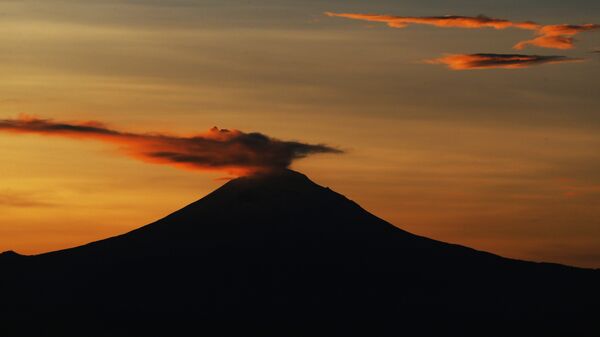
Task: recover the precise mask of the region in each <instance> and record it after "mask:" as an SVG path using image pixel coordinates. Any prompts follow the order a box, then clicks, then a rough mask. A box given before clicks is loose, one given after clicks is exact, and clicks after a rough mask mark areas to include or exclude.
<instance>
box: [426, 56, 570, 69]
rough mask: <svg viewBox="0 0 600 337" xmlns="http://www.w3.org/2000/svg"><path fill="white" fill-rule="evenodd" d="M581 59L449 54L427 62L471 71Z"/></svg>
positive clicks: (523, 66) (515, 67) (516, 67)
mask: <svg viewBox="0 0 600 337" xmlns="http://www.w3.org/2000/svg"><path fill="white" fill-rule="evenodd" d="M577 61H582V59H577V58H570V57H566V56H555V55H550V56H542V55H519V54H450V55H446V56H443V57H440V58H436V59H432V60H427V61H426V62H427V63H431V64H444V65H446V66H448V68H450V69H452V70H471V69H494V68H500V69H518V68H527V67H531V66H536V65H542V64H553V63H565V62H577Z"/></svg>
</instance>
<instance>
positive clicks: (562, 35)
mask: <svg viewBox="0 0 600 337" xmlns="http://www.w3.org/2000/svg"><path fill="white" fill-rule="evenodd" d="M598 29H600V25H598V24H585V25H548V26H543V27H541V28H540V29H538V30H537V33H538V35H539V36H538V37H536V38H535V39H532V40H526V41H522V42H519V43H517V44H516V45H515V46H514V48H515V49H518V50H520V49H523V48H525V47H527V46H529V45H531V46H537V47H542V48H554V49H572V48H574V47H575V46H574V43H575V38H573V36H575V35H577V34H579V33H583V32H591V31H594V30H598Z"/></svg>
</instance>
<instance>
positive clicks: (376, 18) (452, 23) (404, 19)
mask: <svg viewBox="0 0 600 337" xmlns="http://www.w3.org/2000/svg"><path fill="white" fill-rule="evenodd" d="M325 15H327V16H332V17H342V18H347V19H355V20H363V21H370V22H383V23H385V24H387V25H388V26H390V27H393V28H405V27H407V26H408V25H410V24H419V25H430V26H436V27H444V28H494V29H506V28H511V27H512V28H520V29H526V30H537V29H539V28H540V27H541V26H540V25H538V24H537V23H535V22H513V21H509V20H503V19H495V18H490V17H487V16H483V15H480V16H456V15H446V16H424V17H416V16H394V15H378V14H352V13H332V12H325Z"/></svg>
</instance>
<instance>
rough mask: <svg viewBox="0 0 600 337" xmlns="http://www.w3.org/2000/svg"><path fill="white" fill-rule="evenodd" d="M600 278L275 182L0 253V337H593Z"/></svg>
mask: <svg viewBox="0 0 600 337" xmlns="http://www.w3.org/2000/svg"><path fill="white" fill-rule="evenodd" d="M599 281H600V271H598V270H591V269H581V268H574V267H568V266H563V265H558V264H549V263H534V262H526V261H519V260H513V259H507V258H503V257H500V256H497V255H494V254H490V253H486V252H481V251H477V250H474V249H471V248H467V247H463V246H459V245H454V244H448V243H444V242H440V241H435V240H431V239H428V238H425V237H421V236H417V235H414V234H411V233H408V232H406V231H403V230H401V229H399V228H397V227H395V226H393V225H391V224H390V223H388V222H386V221H384V220H382V219H380V218H377V217H376V216H374V215H372V214H370V213H368V212H367V211H365V210H364V209H362V208H361V207H360V206H359V205H357V204H356V203H354V202H353V201H351V200H349V199H347V198H346V197H344V196H343V195H341V194H338V193H336V192H334V191H332V190H330V189H329V188H325V187H321V186H319V185H317V184H315V183H313V182H312V181H310V180H309V179H308V178H307V177H306V176H304V175H302V174H300V173H297V172H294V171H291V170H282V171H277V172H272V173H269V174H262V175H255V176H251V177H242V178H238V179H235V180H231V181H229V182H227V183H226V184H225V185H223V186H222V187H221V188H219V189H217V190H215V191H214V192H212V193H211V194H209V195H207V196H206V197H204V198H202V199H200V200H199V201H196V202H194V203H192V204H190V205H188V206H187V207H184V208H183V209H181V210H179V211H177V212H175V213H173V214H171V215H169V216H167V217H165V218H163V219H161V220H158V221H156V222H154V223H151V224H149V225H147V226H144V227H141V228H139V229H136V230H133V231H131V232H129V233H126V234H123V235H120V236H116V237H112V238H108V239H105V240H101V241H97V242H93V243H90V244H86V245H83V246H79V247H75V248H71V249H65V250H60V251H55V252H50V253H46V254H41V255H35V256H23V255H19V254H16V253H14V252H7V253H4V254H2V255H0V299H1V300H0V306H1V307H2V309H0V335H2V336H271V335H272V336H435V335H446V336H513V337H514V336H599V335H600V320H598V317H600V301H599V300H600V290H599V287H598V285H600V282H599ZM2 331H5V333H2Z"/></svg>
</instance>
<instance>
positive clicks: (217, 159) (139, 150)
mask: <svg viewBox="0 0 600 337" xmlns="http://www.w3.org/2000/svg"><path fill="white" fill-rule="evenodd" d="M0 131H5V132H12V133H20V134H38V135H45V136H60V137H68V138H72V139H81V140H86V139H87V140H96V141H101V142H106V143H111V144H114V145H116V146H118V148H119V149H120V150H121V151H122V152H123V153H124V154H126V155H128V156H131V157H134V158H136V159H139V160H142V161H144V162H148V163H155V164H164V165H170V166H175V167H179V168H184V169H190V170H200V171H206V170H209V171H226V172H228V173H230V174H234V175H245V174H251V173H255V172H262V171H268V170H273V169H280V168H285V167H288V166H289V165H290V164H291V163H292V162H293V161H294V160H296V159H299V158H304V157H306V156H309V155H312V154H316V153H341V152H342V151H340V150H339V149H336V148H333V147H330V146H327V145H323V144H307V143H302V142H296V141H282V140H279V139H275V138H271V137H268V136H266V135H264V134H261V133H257V132H253V133H245V132H242V131H239V130H227V129H218V128H216V127H215V128H212V129H210V130H209V131H208V132H205V133H202V134H198V135H194V136H189V137H182V136H174V135H166V134H158V133H142V134H140V133H132V132H124V131H119V130H115V129H111V128H109V127H107V126H106V125H104V124H103V123H100V122H74V123H69V122H57V121H53V120H50V119H39V118H33V117H28V116H21V117H19V118H17V119H4V120H0Z"/></svg>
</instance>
